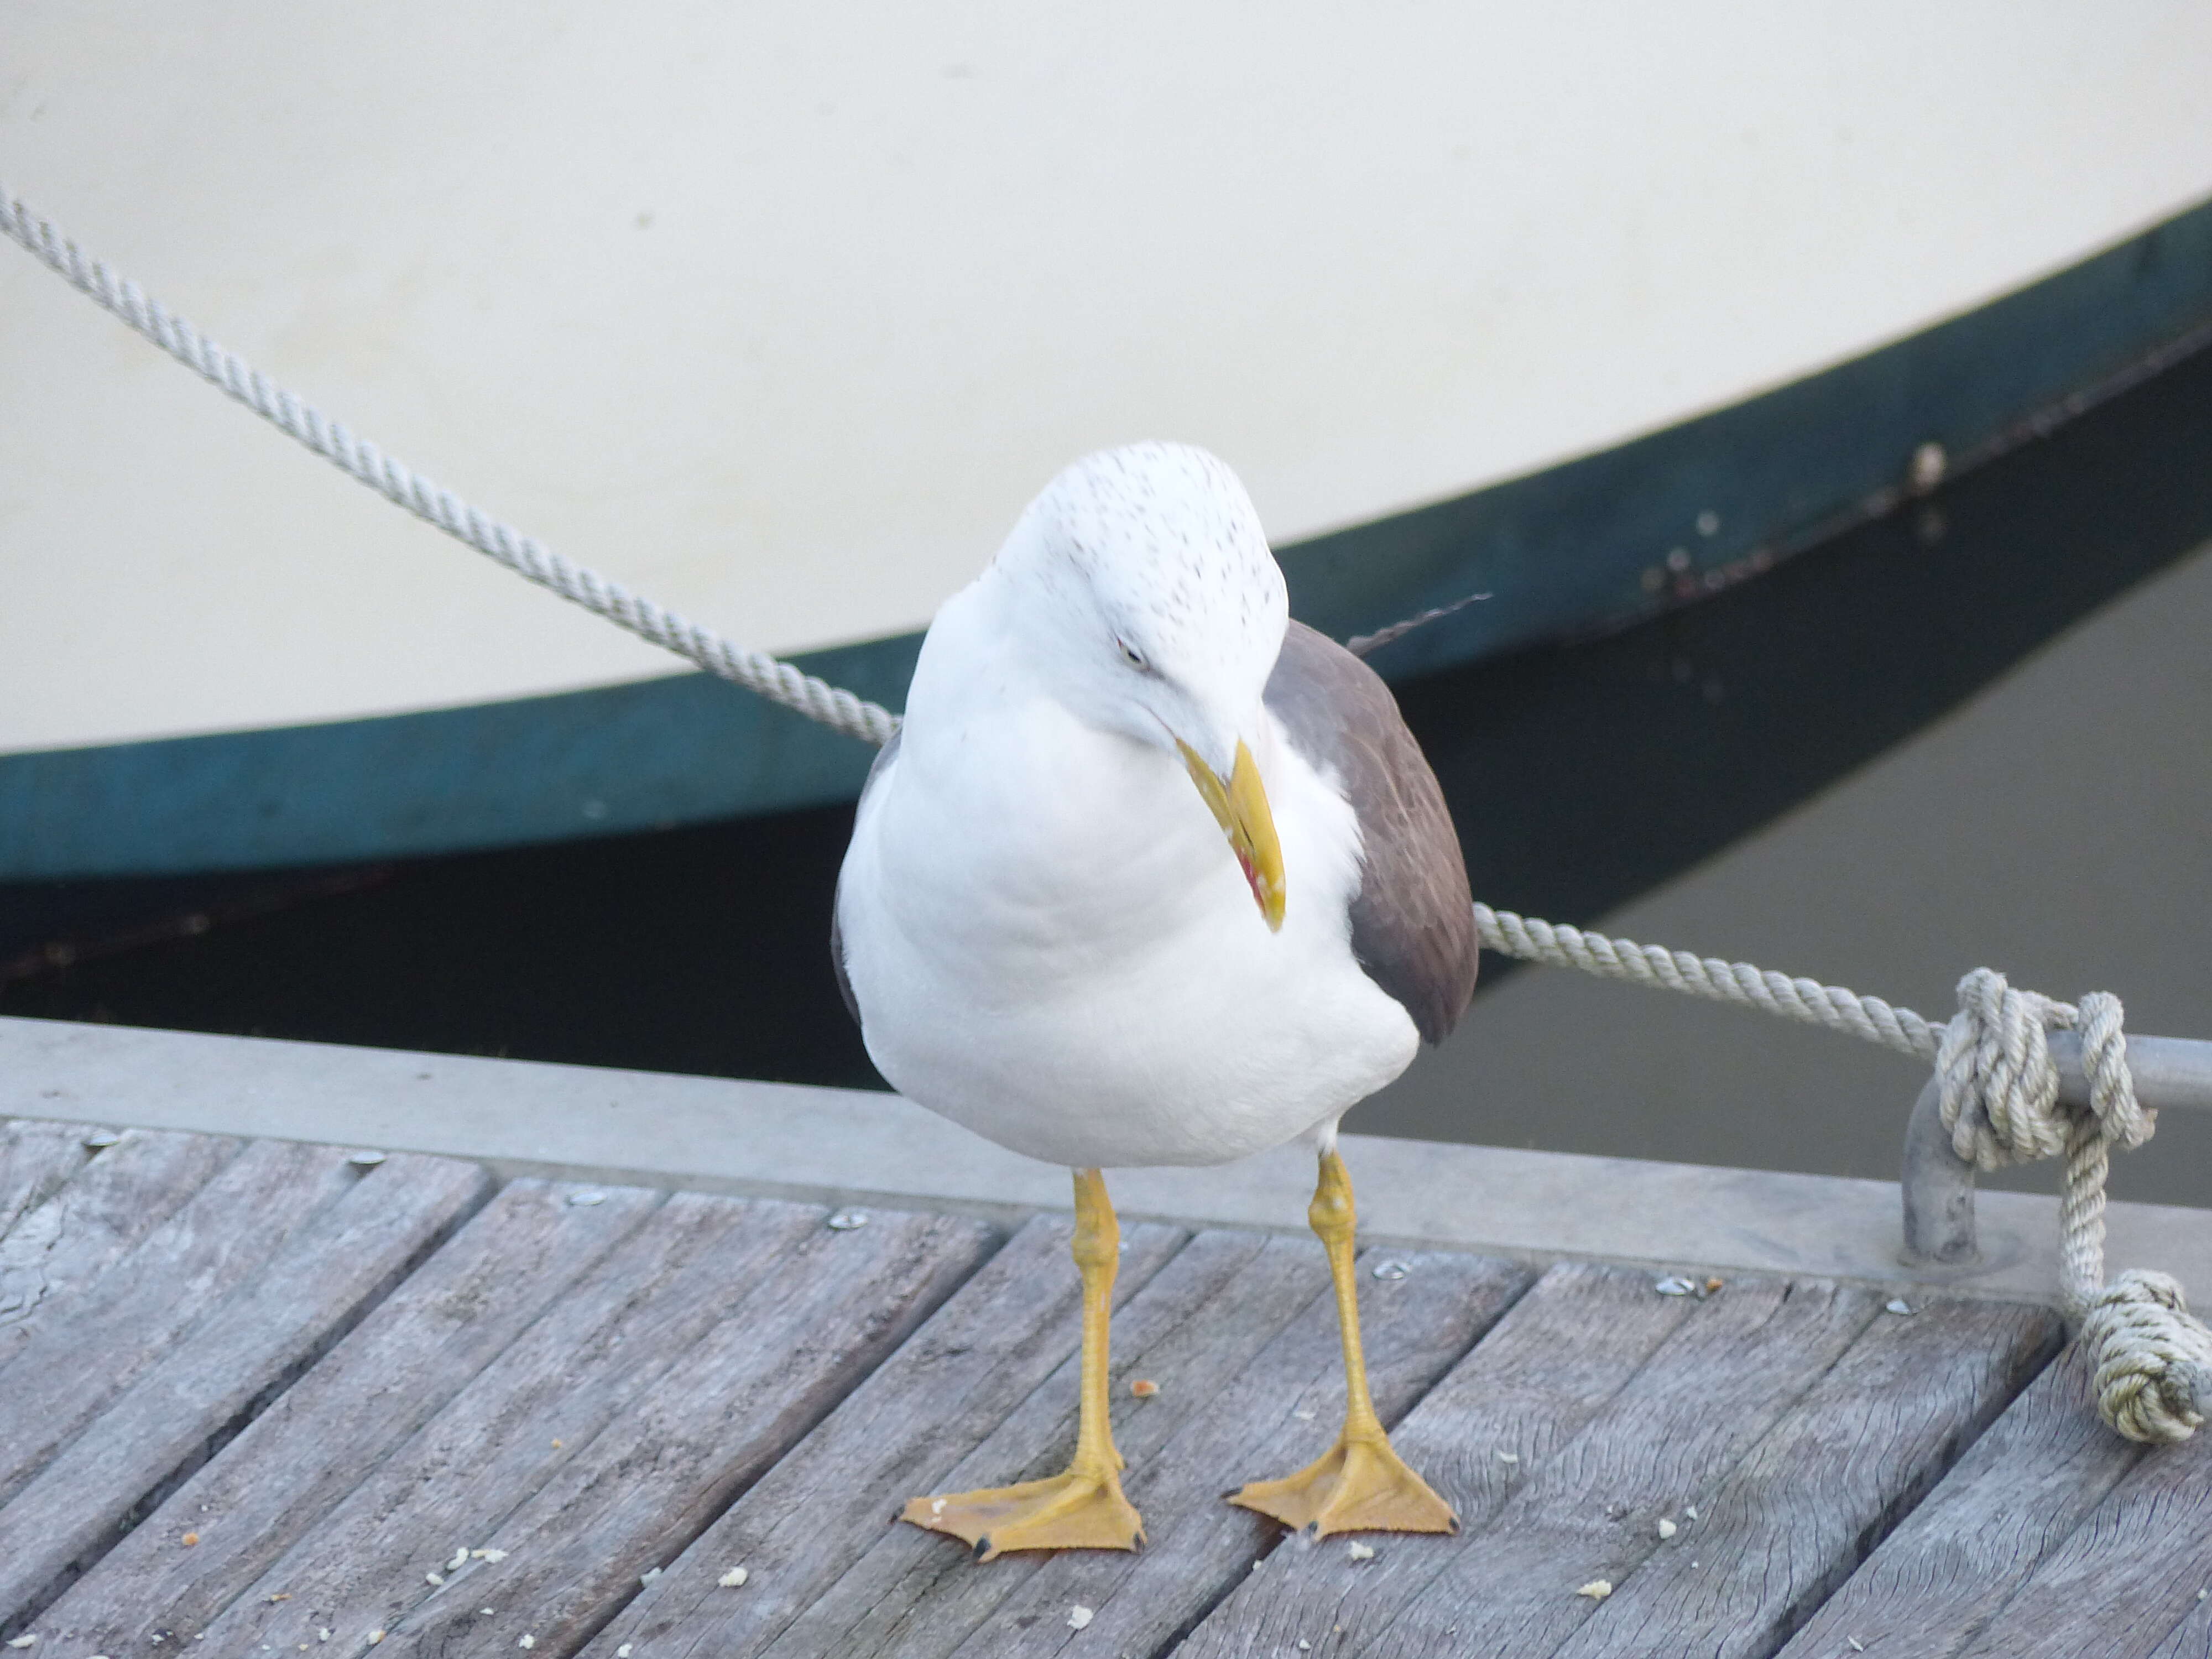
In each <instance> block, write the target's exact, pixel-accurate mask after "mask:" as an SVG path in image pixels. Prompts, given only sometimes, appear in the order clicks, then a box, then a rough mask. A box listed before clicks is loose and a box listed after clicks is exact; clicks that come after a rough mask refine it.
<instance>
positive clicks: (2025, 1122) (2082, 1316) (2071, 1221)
mask: <svg viewBox="0 0 2212 1659" xmlns="http://www.w3.org/2000/svg"><path fill="white" fill-rule="evenodd" d="M1474 924H1475V931H1476V933H1478V934H1479V935H1480V938H1481V940H1482V943H1483V945H1485V946H1486V948H1488V949H1490V950H1492V951H1497V952H1498V953H1499V954H1500V955H1502V956H1510V957H1519V958H1520V959H1521V960H1522V961H1524V962H1535V963H1544V964H1546V965H1547V966H1550V967H1555V968H1576V969H1581V970H1582V971H1583V973H1586V974H1595V975H1599V976H1600V977H1601V978H1606V979H1625V980H1630V981H1634V982H1635V983H1637V984H1639V985H1649V986H1655V987H1660V988H1662V989H1665V990H1669V991H1680V992H1682V993H1684V994H1687V995H1690V996H1697V997H1704V998H1706V999H1708V1000H1711V1001H1714V1002H1725V1003H1731V1004H1734V1005H1735V1006H1737V1007H1742V1008H1756V1009H1758V1010H1759V1011H1760V1012H1763V1013H1769V1014H1776V1015H1779V1016H1780V1017H1782V1018H1784V1019H1795V1020H1800V1021H1802V1022H1803V1023H1805V1024H1808V1025H1819V1026H1823V1027H1825V1028H1826V1029H1827V1030H1832V1031H1841V1032H1845V1033H1848V1034H1849V1035H1850V1036H1856V1037H1861V1038H1863V1039H1864V1040H1866V1041H1867V1042H1876V1043H1880V1044H1881V1046H1882V1047H1884V1048H1892V1049H1894V1050H1896V1051H1897V1052H1898V1053H1899V1054H1906V1055H1910V1056H1912V1057H1915V1058H1917V1059H1922V1060H1933V1061H1934V1062H1935V1064H1936V1075H1937V1077H1938V1078H1939V1079H1941V1083H1942V1109H1943V1127H1944V1128H1945V1129H1946V1130H1948V1132H1949V1133H1950V1136H1951V1145H1952V1146H1953V1148H1954V1150H1955V1151H1956V1152H1958V1154H1959V1156H1960V1158H1964V1159H1966V1160H1967V1161H1968V1162H1970V1163H1972V1164H1974V1165H1976V1166H1977V1167H1978V1168H1980V1169H1984V1170H1995V1169H2001V1168H2002V1167H2003V1166H2004V1165H2006V1164H2024V1163H2027V1162H2030V1161H2032V1160H2033V1159H2036V1158H2055V1157H2057V1156H2059V1155H2060V1154H2062V1153H2063V1154H2064V1156H2065V1159H2066V1171H2065V1179H2064V1188H2063V1196H2062V1197H2061V1199H2060V1200H2059V1206H2058V1225H2059V1293H2060V1297H2061V1299H2062V1302H2063V1305H2064V1308H2065V1310H2066V1315H2067V1317H2068V1319H2069V1321H2070V1322H2073V1323H2074V1325H2075V1327H2076V1328H2077V1334H2078V1337H2079V1339H2080V1340H2081V1342H2082V1343H2084V1344H2085V1345H2086V1346H2087V1351H2088V1352H2089V1353H2090V1355H2091V1356H2092V1364H2093V1368H2094V1372H2095V1389H2096V1394H2097V1412H2098V1414H2099V1415H2100V1416H2101V1417H2102V1418H2103V1419H2105V1421H2106V1422H2107V1423H2109V1424H2111V1425H2112V1427H2114V1428H2115V1429H2117V1430H2118V1431H2120V1432H2121V1433H2122V1434H2124V1435H2125V1436H2127V1437H2128V1438H2129V1439H2130V1440H2154V1441H2175V1440H2186V1439H2187V1438H2188V1437H2190V1435H2191V1432H2192V1431H2194V1430H2195V1429H2196V1428H2197V1425H2200V1424H2201V1423H2202V1422H2203V1420H2204V1419H2203V1413H2202V1409H2201V1408H2202V1406H2203V1404H2207V1403H2212V1330H2208V1329H2207V1328H2206V1327H2205V1326H2204V1324H2203V1322H2202V1321H2200V1320H2197V1319H2196V1318H2194V1317H2192V1316H2191V1314H2190V1312H2189V1305H2188V1303H2187V1302H2186V1301H2185V1299H2184V1297H2183V1296H2182V1291H2181V1286H2180V1285H2179V1284H2178V1283H2177V1282H2176V1281H2175V1280H2174V1279H2172V1278H2170V1277H2168V1276H2167V1275H2166V1274H2165V1273H2151V1272H2148V1271H2144V1270H2141V1269H2131V1270H2130V1271H2129V1272H2126V1273H2122V1274H2120V1275H2119V1276H2118V1278H2117V1279H2114V1280H2113V1281H2112V1283H2111V1284H2110V1285H2107V1284H2106V1282H2105V1178H2106V1174H2107V1172H2108V1171H2109V1169H2110V1166H2111V1152H2112V1147H2113V1146H2119V1147H2120V1148H2121V1149H2122V1150H2123V1151H2133V1150H2134V1149H2135V1148H2136V1147H2137V1146H2142V1144H2143V1142H2145V1141H2146V1140H2148V1139H2150V1137H2151V1134H2152V1133H2153V1131H2154V1130H2155V1129H2156V1128H2157V1127H2158V1115H2157V1114H2156V1113H2155V1112H2153V1111H2150V1110H2148V1109H2145V1108H2144V1107H2143V1106H2142V1104H2141V1103H2138V1102H2137V1101H2136V1091H2135V1079H2134V1078H2133V1077H2132V1076H2131V1075H2130V1073H2129V1071H2128V1051H2127V1037H2126V1035H2125V1033H2124V1031H2123V1030H2122V1029H2121V1019H2122V1011H2121V1007H2120V1000H2119V999H2118V997H2116V996H2112V995H2111V994H2109V993H2106V992H2101V991H2100V992H2095V993H2093V994H2090V995H2088V996H2085V997H2083V998H2082V999H2081V1002H2080V1004H2079V1005H2078V1006H2077V1005H2072V1004H2068V1003H2063V1002H2057V1001H2054V1000H2052V999H2051V998H2049V997H2045V996H2039V995H2038V994H2036V993H2034V992H2033V991H2015V990H2014V989H2013V988H2012V987H2010V986H2009V985H2008V984H2006V983H2005V980H2004V976H2003V975H2002V974H1998V973H1996V972H1993V971H1992V970H1991V969H1987V968H1977V969H1975V970H1974V971H1973V972H1972V973H1971V974H1969V975H1966V978H1964V979H1962V980H1960V981H1959V1012H1958V1013H1957V1014H1956V1015H1955V1016H1954V1018H1952V1020H1951V1021H1950V1023H1949V1024H1948V1025H1941V1026H1938V1025H1931V1024H1929V1022H1928V1021H1927V1020H1925V1019H1923V1018H1921V1016H1919V1015H1918V1014H1916V1013H1914V1012H1912V1010H1911V1009H1910V1008H1896V1007H1892V1006H1890V1005H1889V1004H1888V1003H1887V1002H1884V1001H1883V1000H1881V998H1879V997H1869V996H1861V995H1859V994H1857V992H1855V991H1848V990H1845V989H1844V987H1842V986H1840V985H1822V984H1821V983H1820V982H1819V981H1817V980H1810V979H1791V978H1790V977H1789V976H1788V975H1784V974H1778V973H1774V972H1771V971H1770V970H1767V969H1759V968H1754V967H1753V966H1752V965H1751V963H1747V962H1733V963H1731V962H1723V961H1722V960H1720V959H1719V958H1718V957H1693V956H1692V955H1691V954H1690V953H1689V952H1688V951H1668V950H1664V949H1662V948H1661V947H1660V946H1658V945H1638V943H1637V942H1636V941H1635V940H1633V939H1607V938H1606V937H1605V936H1604V935H1602V934H1600V933H1584V932H1583V930H1582V929H1581V928H1579V927H1564V926H1557V925H1554V924H1553V923H1551V922H1548V921H1536V920H1534V918H1532V917H1526V916H1518V915H1514V913H1513V912H1511V911H1510V910H1493V909H1492V908H1491V907H1490V906H1488V905H1486V904H1481V903H1478V904H1477V905H1476V906H1475V907H1474ZM2054 1030H2078V1031H2080V1032H2081V1066H2082V1069H2083V1071H2084V1072H2085V1073H2087V1077H2088V1079H2089V1102H2090V1103H2089V1106H2088V1109H2087V1110H2085V1111H2082V1112H2080V1113H2074V1112H2071V1111H2069V1109H2067V1108H2066V1107H2065V1106H2063V1104H2062V1103H2061V1102H2060V1100H2059V1098H2058V1066H2057V1062H2056V1061H2054V1060H2052V1059H2051V1042H2050V1034H2051V1032H2052V1031H2054Z"/></svg>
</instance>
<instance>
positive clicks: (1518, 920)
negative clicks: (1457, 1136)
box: [1474, 903, 1942, 1060]
mask: <svg viewBox="0 0 2212 1659" xmlns="http://www.w3.org/2000/svg"><path fill="white" fill-rule="evenodd" d="M1474 926H1475V931H1476V933H1478V934H1479V935H1480V937H1481V939H1482V943H1483V945H1484V946H1485V947H1486V949H1489V950H1492V951H1496V952H1498V955H1500V956H1506V957H1519V958H1521V960H1522V961H1523V962H1540V963H1544V964H1546V965H1547V966H1548V967H1553V968H1577V969H1581V970H1582V971H1583V973H1585V974H1595V975H1597V976H1598V977H1599V978H1601V979H1625V980H1628V981H1632V983H1634V984H1638V985H1649V986H1652V987H1656V988H1658V989H1662V990H1668V991H1680V992H1682V993H1684V994H1686V995H1689V996H1693V997H1705V998H1706V999H1708V1000H1711V1001H1714V1002H1727V1003H1732V1004H1734V1005H1735V1006H1737V1007H1739V1008H1756V1009H1758V1010H1759V1012H1762V1013H1768V1014H1777V1015H1779V1016H1780V1017H1781V1018H1784V1019H1795V1020H1802V1022H1804V1023H1805V1024H1808V1025H1819V1026H1823V1027H1825V1028H1826V1029H1827V1030H1831V1031H1841V1032H1844V1034H1846V1035H1848V1036H1855V1037H1861V1038H1863V1039H1864V1040H1865V1041H1867V1042H1876V1043H1880V1044H1881V1046H1882V1047H1883V1048H1893V1049H1895V1050H1896V1051H1897V1052H1898V1053H1899V1054H1904V1055H1905V1056H1907V1057H1908V1058H1910V1059H1914V1060H1933V1059H1935V1058H1936V1045H1937V1043H1938V1042H1940V1041H1941V1040H1942V1027H1941V1026H1939V1025H1931V1024H1929V1023H1928V1022H1927V1021H1926V1020H1924V1019H1923V1018H1921V1017H1920V1016H1919V1015H1918V1014H1916V1013H1914V1012H1912V1010H1911V1009H1910V1008H1893V1007H1892V1006H1890V1005H1889V1004H1888V1003H1887V1002H1884V1001H1883V1000H1881V998H1880V997H1863V996H1861V995H1859V994H1857V992H1855V991H1847V990H1845V989H1844V987H1842V986H1840V985H1823V984H1821V983H1820V981H1818V980H1810V979H1792V978H1790V976H1789V975H1787V974H1778V973H1775V972H1773V971H1772V970H1771V969H1765V968H1754V967H1753V966H1752V965H1751V963H1747V962H1723V961H1722V960H1721V959H1720V958H1719V957H1693V956H1692V955H1691V954H1690V953H1689V952H1688V951H1669V950H1667V949H1665V948H1664V947H1663V946H1661V945H1638V943H1637V942H1636V941H1635V940H1634V939H1607V938H1606V937H1605V936H1604V935H1603V934H1601V933H1584V932H1583V930H1582V929H1581V928H1579V927H1567V926H1566V925H1565V924H1564V923H1553V922H1548V921H1537V920H1536V919H1535V918H1534V917H1533V916H1519V915H1515V914H1514V913H1513V912H1512V911H1510V910H1493V909H1492V908H1490V907H1489V906H1488V905H1486V904H1482V903H1477V904H1476V905H1475V907H1474Z"/></svg>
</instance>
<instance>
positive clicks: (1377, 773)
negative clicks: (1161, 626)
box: [1266, 622, 1479, 1042]
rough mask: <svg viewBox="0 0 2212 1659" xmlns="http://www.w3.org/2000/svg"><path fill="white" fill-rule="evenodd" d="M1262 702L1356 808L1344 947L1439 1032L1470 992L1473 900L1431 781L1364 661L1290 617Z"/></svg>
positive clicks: (1440, 1035)
mask: <svg viewBox="0 0 2212 1659" xmlns="http://www.w3.org/2000/svg"><path fill="white" fill-rule="evenodd" d="M1266 701H1267V708H1268V710H1269V712H1270V713H1272V714H1273V715H1274V716H1275V718H1276V719H1277V720H1280V721H1281V722H1282V723H1283V729H1284V731H1285V732H1286V733H1287V734H1288V735H1289V738H1290V740H1291V747H1292V748H1293V749H1295V750H1297V752H1298V753H1299V755H1301V756H1302V757H1304V759H1305V760H1306V762H1307V763H1309V764H1310V765H1311V766H1313V767H1314V768H1315V769H1316V770H1317V771H1319V772H1321V773H1322V775H1324V776H1328V775H1334V777H1335V778H1336V779H1337V781H1339V783H1340V786H1341V787H1342V788H1343V790H1344V792H1345V794H1346V798H1347V799H1349V800H1350V801H1351V802H1352V811H1353V812H1354V813H1355V814H1357V815H1358V820H1359V832H1360V836H1361V838H1362V840H1363V841H1364V843H1365V851H1366V858H1365V861H1364V866H1363V867H1362V869H1361V872H1360V880H1359V896H1358V897H1357V898H1355V899H1354V900H1352V955H1353V957H1356V958H1358V963H1359V965H1360V967H1361V968H1362V969H1364V970H1365V971H1366V974H1367V977H1368V978H1370V979H1371V980H1373V981H1375V982H1376V984H1377V985H1379V986H1381V987H1383V989H1384V990H1385V991H1387V992H1389V994H1391V995H1392V996H1394V997H1395V998H1396V999H1397V1000H1399V1001H1400V1002H1401V1003H1403V1004H1404V1005H1405V1006H1406V1012H1407V1013H1409V1014H1411V1015H1412V1016H1413V1024H1415V1025H1416V1026H1418V1027H1419V1028H1420V1033H1421V1036H1423V1038H1425V1040H1426V1041H1428V1042H1443V1040H1444V1038H1445V1037H1446V1036H1448V1035H1449V1033H1450V1031H1451V1029H1452V1027H1453V1026H1454V1025H1455V1024H1458V1023H1459V1017H1460V1016H1461V1015H1462V1014H1463V1013H1465V1012H1467V1005H1468V1000H1469V999H1470V998H1472V997H1473V996H1474V969H1475V959H1476V957H1477V955H1478V953H1479V947H1478V945H1477V941H1476V939H1475V932H1474V899H1473V896H1472V895H1471V894H1470V893H1469V892H1468V884H1467V864H1466V861H1465V860H1463V859H1462V857H1461V855H1460V849H1459V836H1458V835H1457V833H1456V832H1455V830H1454V829H1452V821H1451V812H1450V810H1449V808H1447V807H1446V806H1445V805H1444V796H1443V790H1442V789H1440V788H1438V787H1437V778H1436V774H1435V773H1433V772H1431V771H1430V770H1429V763H1428V762H1427V761H1426V760H1425V759H1424V758H1423V757H1422V755H1421V746H1420V744H1418V743H1416V742H1414V741H1413V733H1412V732H1408V731H1407V729H1406V722H1405V720H1404V718H1403V716H1401V714H1399V713H1398V700H1397V699H1396V698H1395V697H1394V696H1391V695H1390V688H1389V686H1387V685H1385V684H1383V681H1382V678H1381V677H1380V676H1379V675H1377V674H1376V671H1374V670H1373V669H1371V668H1370V667H1369V666H1368V665H1366V664H1365V663H1364V662H1362V661H1360V660H1359V659H1358V658H1357V657H1355V656H1353V655H1352V653H1350V652H1349V651H1347V650H1346V649H1345V648H1344V647H1342V646H1340V645H1339V644H1337V643H1336V641H1334V640H1332V639H1330V638H1328V636H1327V635H1322V634H1316V632H1314V630H1313V629H1310V628H1308V627H1307V626H1306V625H1305V624H1304V623H1297V622H1294V623H1291V627H1290V631H1289V633H1288V634H1286V635H1285V636H1284V638H1283V653H1282V655H1281V656H1279V657H1278V658H1277V659H1275V671H1274V672H1273V674H1272V675H1270V676H1269V677H1268V679H1267V698H1266ZM1291 903H1293V904H1295V903H1297V878H1296V876H1295V874H1293V875H1292V877H1291Z"/></svg>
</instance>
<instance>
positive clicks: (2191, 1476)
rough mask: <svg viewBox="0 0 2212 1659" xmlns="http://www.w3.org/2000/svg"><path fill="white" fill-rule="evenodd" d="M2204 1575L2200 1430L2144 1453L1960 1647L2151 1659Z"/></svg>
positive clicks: (1987, 1652) (2209, 1494)
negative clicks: (1969, 1643) (1970, 1640)
mask: <svg viewBox="0 0 2212 1659" xmlns="http://www.w3.org/2000/svg"><path fill="white" fill-rule="evenodd" d="M2100 1426H2101V1425H2100ZM2106 1432H2110V1431H2106ZM2208 1582H2212V1437H2208V1436H2206V1435H2205V1434H2204V1433H2203V1431H2199V1432H2198V1433H2197V1434H2196V1435H2195V1436H2193V1437H2191V1438H2190V1439H2188V1440H2185V1441H2184V1442H2182V1443H2180V1444H2179V1445H2178V1446H2154V1447H2152V1448H2150V1449H2148V1451H2146V1452H2145V1453H2144V1454H2143V1455H2142V1457H2141V1458H2139V1459H2138V1460H2137V1461H2136V1464H2135V1466H2134V1467H2133V1468H2130V1469H2129V1470H2128V1472H2127V1473H2126V1474H2124V1475H2122V1476H2121V1477H2120V1478H2119V1480H2118V1481H2116V1482H2115V1483H2114V1484H2113V1485H2112V1488H2111V1490H2109V1491H2108V1492H2106V1493H2105V1495H2104V1498H2102V1500H2101V1501H2100V1502H2099V1504H2097V1506H2096V1507H2095V1508H2094V1509H2093V1510H2090V1511H2089V1513H2088V1514H2087V1516H2085V1517H2084V1518H2083V1519H2082V1522H2081V1525H2079V1526H2077V1527H2076V1528H2074V1530H2073V1531H2072V1532H2071V1533H2069V1534H2067V1536H2066V1538H2065V1539H2064V1541H2063V1542H2061V1543H2060V1544H2059V1546H2058V1547H2057V1548H2056V1549H2054V1550H2052V1551H2051V1553H2049V1554H2048V1555H2046V1556H2045V1557H2044V1558H2043V1559H2042V1560H2041V1561H2039V1562H2038V1563H2037V1564H2036V1565H2035V1567H2034V1569H2033V1571H2031V1572H2030V1573H2029V1575H2028V1578H2027V1583H2026V1584H2024V1585H2022V1586H2021V1589H2020V1591H2019V1593H2018V1594H2017V1595H2015V1596H2014V1597H2013V1598H2012V1599H2011V1600H2010V1601H2008V1602H2006V1603H2005V1605H2004V1607H2003V1608H2002V1611H2000V1612H1999V1613H1997V1614H1996V1617H1995V1618H1993V1619H1991V1620H1990V1622H1989V1624H1988V1626H1986V1628H1984V1630H1983V1631H1982V1632H1981V1634H1980V1636H1979V1638H1978V1639H1977V1640H1976V1641H1975V1642H1974V1643H1973V1644H1972V1646H1971V1647H1969V1648H1968V1649H1966V1652H1967V1653H1968V1654H1969V1655H1972V1656H1974V1659H1994V1656H1997V1655H2004V1656H2007V1659H2011V1656H2017V1659H2148V1655H2150V1654H2152V1653H2154V1652H2155V1651H2156V1650H2158V1648H2159V1647H2160V1645H2161V1644H2164V1643H2165V1642H2166V1640H2167V1638H2169V1637H2171V1636H2172V1635H2173V1634H2174V1632H2175V1629H2176V1627H2177V1626H2179V1625H2181V1624H2182V1623H2183V1621H2184V1620H2187V1619H2188V1618H2190V1617H2191V1615H2192V1614H2193V1613H2196V1612H2197V1591H2198V1590H2200V1589H2204V1588H2205V1587H2206V1585H2207V1583H2208Z"/></svg>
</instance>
